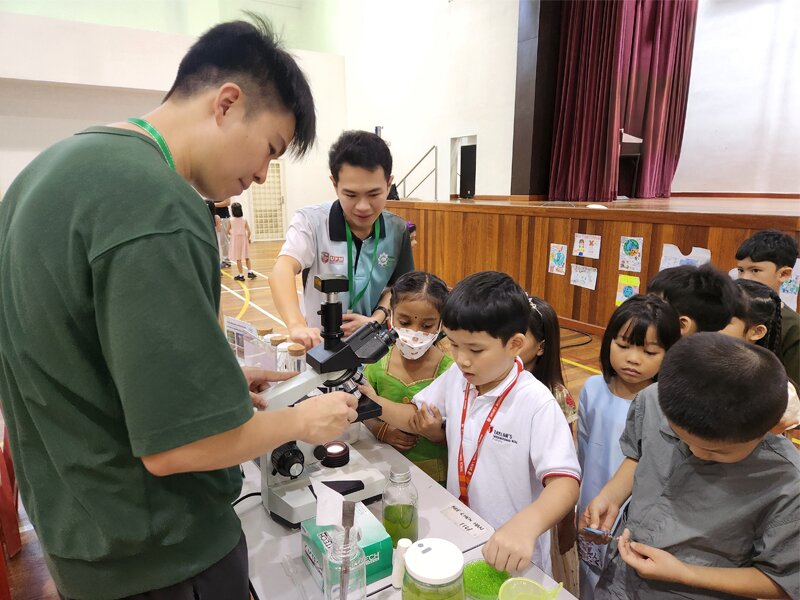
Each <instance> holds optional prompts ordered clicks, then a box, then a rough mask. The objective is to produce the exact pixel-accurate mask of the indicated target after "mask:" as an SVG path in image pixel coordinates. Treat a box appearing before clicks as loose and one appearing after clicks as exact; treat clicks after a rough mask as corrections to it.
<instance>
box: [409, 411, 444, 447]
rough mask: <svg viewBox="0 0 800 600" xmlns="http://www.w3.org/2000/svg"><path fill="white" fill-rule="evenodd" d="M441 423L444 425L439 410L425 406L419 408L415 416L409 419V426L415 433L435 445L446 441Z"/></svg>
mask: <svg viewBox="0 0 800 600" xmlns="http://www.w3.org/2000/svg"><path fill="white" fill-rule="evenodd" d="M442 423H444V420H443V419H442V413H440V412H439V409H438V408H436V407H435V406H428V405H427V404H423V405H422V406H420V407H419V410H418V411H417V414H415V415H414V417H413V418H412V419H411V425H412V426H413V427H414V432H415V433H418V434H420V435H421V436H423V437H425V438H427V439H429V440H430V441H432V442H434V443H437V444H440V443H442V442H443V441H445V439H446V437H445V433H444V429H442Z"/></svg>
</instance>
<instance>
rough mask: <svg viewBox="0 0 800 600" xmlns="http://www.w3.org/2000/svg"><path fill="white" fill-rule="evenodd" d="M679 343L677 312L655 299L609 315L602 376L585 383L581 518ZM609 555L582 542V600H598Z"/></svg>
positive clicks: (638, 300)
mask: <svg viewBox="0 0 800 600" xmlns="http://www.w3.org/2000/svg"><path fill="white" fill-rule="evenodd" d="M680 337H681V331H680V323H679V321H678V315H677V314H676V312H675V310H673V308H672V307H671V306H670V305H669V304H667V303H666V302H664V301H663V300H662V299H660V298H657V297H655V296H642V295H637V296H633V297H632V298H630V299H629V300H627V301H625V302H623V303H622V304H621V305H620V306H619V307H618V308H617V309H616V310H615V311H614V313H613V314H612V315H611V319H610V320H609V322H608V326H607V327H606V331H605V334H604V335H603V342H602V344H601V346H600V363H601V365H602V368H603V375H602V376H600V375H595V376H594V377H590V378H589V379H587V380H586V383H585V384H584V386H583V390H581V396H580V400H579V406H580V417H579V418H578V460H579V462H580V465H581V471H582V472H583V474H584V475H583V482H582V483H581V492H580V500H579V501H578V515H579V516H580V515H581V514H582V513H584V511H585V510H586V507H587V505H588V504H589V502H590V501H591V500H592V498H594V497H595V496H596V495H597V493H598V492H599V491H600V490H601V489H602V488H603V486H604V485H606V483H608V480H609V479H611V477H612V476H613V475H614V473H616V471H617V469H618V468H619V466H620V465H621V464H622V462H623V460H624V459H625V456H624V455H623V454H622V450H621V449H620V445H619V438H620V435H622V432H623V431H624V429H625V421H626V419H627V417H628V410H629V409H630V406H631V401H632V400H633V399H634V398H635V397H636V395H637V394H638V393H639V392H640V391H641V390H643V389H644V388H646V387H647V386H649V385H650V384H651V383H653V382H654V381H656V380H657V378H658V370H659V368H660V367H661V362H662V361H663V360H664V355H665V354H666V352H667V350H669V348H670V347H671V346H672V345H673V344H674V343H675V342H677V341H678V340H679V339H680ZM579 535H580V534H579ZM605 549H606V547H605V545H601V544H595V543H593V542H591V541H590V540H588V539H586V537H585V536H583V535H580V537H579V538H578V554H579V556H580V559H581V561H580V590H581V592H580V597H581V600H591V599H592V598H594V587H595V585H596V584H597V581H598V579H599V578H600V573H601V572H602V568H603V559H604V557H605Z"/></svg>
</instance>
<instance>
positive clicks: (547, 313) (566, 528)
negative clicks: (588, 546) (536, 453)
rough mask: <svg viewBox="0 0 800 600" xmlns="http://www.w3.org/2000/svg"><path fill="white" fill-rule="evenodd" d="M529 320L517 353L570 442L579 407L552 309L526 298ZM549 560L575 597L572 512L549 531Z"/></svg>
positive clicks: (575, 577) (576, 560)
mask: <svg viewBox="0 0 800 600" xmlns="http://www.w3.org/2000/svg"><path fill="white" fill-rule="evenodd" d="M528 301H529V302H530V304H531V318H530V320H529V321H528V331H527V332H525V345H524V346H523V348H522V351H521V352H520V353H519V357H520V359H521V360H522V364H523V365H524V366H525V369H526V370H527V371H530V372H531V373H532V374H533V376H534V377H536V379H538V380H539V381H541V382H542V383H543V384H544V385H545V386H546V387H547V389H549V390H550V393H552V394H553V397H554V398H555V399H556V402H558V405H559V407H561V412H563V413H564V417H566V419H567V423H568V424H569V428H570V432H571V433H572V437H573V439H574V438H575V422H576V421H577V420H578V406H577V404H576V403H575V400H574V399H573V398H572V395H571V394H570V393H569V390H568V389H567V387H566V386H565V385H564V374H563V373H562V371H561V330H560V328H559V325H558V315H557V314H556V311H555V310H553V307H552V306H550V304H548V303H547V302H546V301H545V300H543V299H542V298H539V297H538V296H529V297H528ZM550 560H551V562H552V565H553V579H555V580H556V581H560V582H562V583H563V584H564V588H565V589H566V590H567V591H568V592H570V593H571V594H577V593H578V552H577V549H576V548H575V511H572V512H570V513H569V514H567V516H566V517H564V519H563V520H562V521H561V523H559V524H558V525H556V526H555V527H553V528H552V529H551V530H550Z"/></svg>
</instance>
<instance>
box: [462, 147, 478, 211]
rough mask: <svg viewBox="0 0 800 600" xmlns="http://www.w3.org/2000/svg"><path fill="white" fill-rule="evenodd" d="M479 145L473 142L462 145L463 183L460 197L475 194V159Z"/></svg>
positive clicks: (471, 196)
mask: <svg viewBox="0 0 800 600" xmlns="http://www.w3.org/2000/svg"><path fill="white" fill-rule="evenodd" d="M477 149H478V146H477V145H475V144H471V145H469V146H461V185H460V186H459V188H458V197H459V198H473V197H474V196H475V159H476V156H477Z"/></svg>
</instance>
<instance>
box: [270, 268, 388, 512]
mask: <svg viewBox="0 0 800 600" xmlns="http://www.w3.org/2000/svg"><path fill="white" fill-rule="evenodd" d="M314 287H315V288H316V289H317V290H319V291H320V292H322V293H323V294H325V301H324V302H323V303H322V306H321V307H320V311H319V312H318V313H317V314H319V315H320V317H321V321H322V333H321V336H322V340H323V341H322V343H321V344H319V345H317V346H315V347H314V348H312V349H311V350H309V351H308V353H307V354H306V363H307V364H308V366H309V367H310V369H308V370H306V371H305V372H303V373H301V374H300V375H298V376H297V377H293V378H292V379H289V380H288V381H284V382H282V383H280V384H278V385H276V386H273V387H271V388H270V389H269V390H268V391H267V394H266V397H267V400H268V402H269V408H268V410H274V409H278V408H284V407H287V406H292V405H294V404H296V403H298V402H302V401H303V400H305V399H306V398H308V397H309V395H311V394H317V393H319V391H334V390H342V391H345V392H348V393H352V394H354V395H356V396H357V397H359V402H358V407H357V409H356V411H357V413H358V417H357V418H356V422H358V421H363V420H364V419H371V418H374V417H379V416H380V415H381V407H380V406H379V405H378V404H376V403H375V402H373V401H372V400H370V399H369V398H366V397H365V396H361V394H360V393H359V392H358V384H359V383H361V382H362V381H364V379H363V375H362V374H361V371H360V369H361V367H362V365H365V364H371V363H374V362H377V361H378V360H380V359H381V358H382V357H383V356H384V355H385V354H386V353H387V352H388V351H389V348H390V347H391V346H392V344H394V342H395V340H396V339H397V334H396V333H395V332H394V331H387V330H386V329H384V328H383V327H382V326H381V325H378V324H377V323H375V322H374V321H370V322H369V323H367V324H366V325H363V326H362V327H360V328H359V329H358V330H356V332H355V333H353V335H351V336H350V337H349V338H347V341H342V337H343V336H344V334H343V332H342V303H341V302H340V301H339V294H340V293H343V292H346V291H347V290H348V282H347V277H345V276H342V275H317V276H316V277H315V278H314ZM318 390H319V391H318ZM259 462H260V466H261V501H262V503H263V504H264V507H265V508H266V509H267V511H268V512H269V514H270V516H271V517H272V518H273V519H274V520H275V521H277V522H279V523H283V524H284V525H288V526H290V527H298V526H299V525H300V523H301V522H302V521H305V520H306V519H310V518H311V517H313V516H314V515H315V514H316V497H315V496H314V493H313V492H312V483H313V482H315V481H323V482H325V483H326V485H328V486H329V487H331V488H333V489H335V490H336V491H337V492H339V493H340V494H342V495H344V496H346V497H347V500H353V501H354V502H358V501H363V502H370V501H372V500H377V499H378V498H380V496H381V494H382V493H383V488H384V487H385V483H386V477H385V476H384V475H383V473H381V472H380V471H379V470H378V469H375V468H374V467H372V466H371V465H370V463H369V462H368V461H367V460H366V459H365V458H364V457H363V456H361V454H359V453H358V451H357V450H356V449H355V448H352V447H350V446H349V445H348V444H347V443H346V442H343V441H334V442H330V443H328V444H323V445H318V446H314V445H312V444H306V443H305V442H299V441H298V442H288V443H286V444H283V445H282V446H279V447H278V448H276V449H275V450H273V451H272V453H271V454H267V455H265V456H262V457H261V459H260V461H259Z"/></svg>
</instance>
